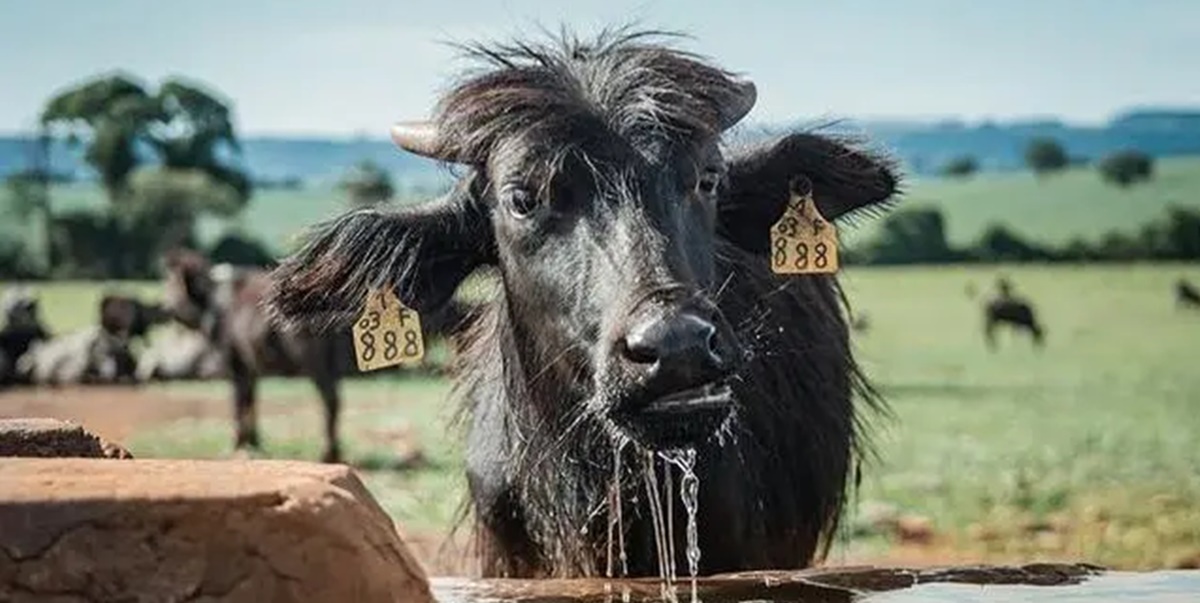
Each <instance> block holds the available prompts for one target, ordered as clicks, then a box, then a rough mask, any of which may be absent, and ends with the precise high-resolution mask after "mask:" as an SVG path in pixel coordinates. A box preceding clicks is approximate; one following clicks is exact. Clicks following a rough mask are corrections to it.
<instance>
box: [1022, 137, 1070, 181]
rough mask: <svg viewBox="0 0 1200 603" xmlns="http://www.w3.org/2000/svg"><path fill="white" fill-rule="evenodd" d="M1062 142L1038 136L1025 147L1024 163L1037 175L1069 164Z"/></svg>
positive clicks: (1054, 170) (1057, 169)
mask: <svg viewBox="0 0 1200 603" xmlns="http://www.w3.org/2000/svg"><path fill="white" fill-rule="evenodd" d="M1070 163H1071V160H1070V157H1068V156H1067V150H1066V149H1064V148H1063V146H1062V143H1060V142H1058V141H1057V140H1055V139H1053V138H1050V137H1045V136H1043V137H1038V138H1034V139H1033V140H1030V141H1029V145H1028V146H1026V147H1025V164H1026V165H1028V166H1029V169H1031V170H1033V171H1034V173H1036V174H1038V175H1042V174H1048V173H1051V172H1057V171H1059V170H1062V169H1065V168H1066V167H1067V166H1068V165H1070Z"/></svg>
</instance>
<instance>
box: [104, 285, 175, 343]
mask: <svg viewBox="0 0 1200 603" xmlns="http://www.w3.org/2000/svg"><path fill="white" fill-rule="evenodd" d="M170 320H171V315H170V314H169V313H168V312H167V311H166V310H165V309H163V307H162V305H161V304H147V303H144V302H142V301H140V300H138V299H137V298H135V297H130V296H128V295H121V294H117V293H107V294H105V295H104V296H103V297H102V298H101V299H100V326H101V327H102V328H104V330H105V331H108V332H109V333H113V334H115V335H120V336H123V337H127V338H129V339H144V338H145V337H146V335H147V334H149V332H150V329H152V328H154V327H155V326H158V325H161V324H164V323H167V322H169V321H170Z"/></svg>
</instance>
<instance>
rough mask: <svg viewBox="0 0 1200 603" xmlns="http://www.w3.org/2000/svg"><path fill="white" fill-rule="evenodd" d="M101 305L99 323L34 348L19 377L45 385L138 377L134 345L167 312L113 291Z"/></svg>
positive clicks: (20, 364)
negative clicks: (132, 347)
mask: <svg viewBox="0 0 1200 603" xmlns="http://www.w3.org/2000/svg"><path fill="white" fill-rule="evenodd" d="M97 310H98V312H97V323H96V324H95V325H93V326H91V327H86V328H83V329H80V330H77V331H75V332H72V333H69V334H66V335H62V336H59V337H55V338H53V339H50V340H48V341H43V342H40V343H38V344H36V345H34V346H33V347H31V348H30V350H29V352H28V353H26V354H25V355H24V357H22V358H21V360H20V361H19V362H18V363H17V370H18V373H19V374H20V375H21V377H22V378H23V379H24V380H26V381H29V382H32V383H37V384H41V385H66V384H74V383H89V384H105V383H133V382H135V381H137V375H136V367H137V361H136V359H135V357H134V353H133V350H132V349H131V344H132V343H133V341H134V340H135V339H137V338H144V337H145V336H146V334H147V333H148V332H149V330H150V329H151V328H152V327H153V326H154V325H156V324H161V323H162V322H164V321H166V320H167V315H166V314H165V313H164V312H163V311H162V309H161V308H159V307H157V306H154V305H148V304H144V303H142V302H140V301H138V300H137V299H136V298H133V297H129V296H125V295H119V294H115V293H108V294H105V295H104V296H103V297H102V298H101V300H100V303H99V304H98V306H97Z"/></svg>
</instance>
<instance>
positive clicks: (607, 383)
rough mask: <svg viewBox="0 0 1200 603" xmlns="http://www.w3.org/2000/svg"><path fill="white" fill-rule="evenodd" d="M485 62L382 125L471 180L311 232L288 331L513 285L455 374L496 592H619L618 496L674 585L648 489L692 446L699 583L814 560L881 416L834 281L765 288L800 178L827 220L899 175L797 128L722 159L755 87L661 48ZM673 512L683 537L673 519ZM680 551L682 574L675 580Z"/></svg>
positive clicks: (637, 555) (634, 538)
mask: <svg viewBox="0 0 1200 603" xmlns="http://www.w3.org/2000/svg"><path fill="white" fill-rule="evenodd" d="M474 55H475V56H476V57H477V58H480V59H481V60H482V61H483V62H484V63H485V65H486V67H487V69H486V70H484V71H482V72H480V73H478V74H476V75H474V76H471V77H469V78H467V79H465V80H464V81H461V82H460V83H458V84H457V86H456V87H454V88H453V89H452V90H451V91H450V92H449V93H448V94H447V95H446V96H445V97H444V98H442V100H441V102H440V104H439V106H438V107H437V111H436V115H435V117H434V119H433V121H432V122H429V123H405V124H400V125H398V126H396V127H395V128H394V130H393V138H394V139H395V140H396V141H397V143H398V144H399V145H400V146H401V147H403V148H405V149H407V150H409V151H413V152H415V153H418V154H421V155H425V156H429V157H433V158H437V159H440V160H445V161H450V162H455V163H459V164H461V165H463V166H464V172H463V176H462V178H461V179H460V180H459V182H458V184H457V186H456V187H455V188H454V189H453V190H452V191H451V192H450V193H448V194H447V195H446V196H445V197H443V198H441V199H438V200H436V201H434V202H432V203H429V204H427V205H424V206H420V207H409V208H403V209H399V210H394V211H391V210H389V211H383V210H360V211H356V212H352V213H349V214H347V215H345V216H343V217H341V218H338V219H336V220H333V221H332V222H329V223H326V224H324V225H322V226H320V227H319V228H318V229H316V230H315V232H313V233H312V234H311V235H310V236H309V238H308V240H307V242H306V244H305V246H304V247H303V248H302V249H301V250H300V251H298V252H297V253H296V254H294V255H293V256H292V257H290V258H289V259H287V260H285V261H284V263H283V264H282V265H281V266H280V267H279V268H278V269H276V270H275V272H274V274H273V284H272V289H271V291H270V293H269V294H268V298H267V299H268V302H269V304H270V307H271V308H272V310H273V313H274V316H275V317H276V319H277V320H279V321H280V323H281V324H285V325H288V326H290V327H291V328H296V329H303V328H311V327H325V328H337V329H344V328H347V327H348V325H350V324H351V323H352V321H353V320H354V319H355V317H356V316H357V313H358V312H359V308H360V307H361V304H362V301H363V298H364V296H365V295H366V294H367V291H368V290H369V288H371V287H384V286H394V287H395V289H396V292H397V295H398V296H399V298H400V299H401V300H402V301H404V302H405V303H406V304H408V305H410V306H411V307H414V308H416V309H417V310H418V311H420V312H422V313H425V312H431V311H434V310H436V309H437V308H438V307H440V306H441V305H442V304H444V303H445V302H446V301H447V300H449V299H451V296H453V295H454V293H455V290H456V288H457V287H458V286H459V284H460V283H462V282H463V279H464V278H466V277H467V276H468V275H470V274H472V273H476V272H477V271H479V272H484V273H486V274H490V275H491V276H492V277H493V278H495V279H496V280H497V281H498V282H499V286H498V291H497V292H496V293H495V296H494V297H493V298H492V299H491V300H489V303H487V305H486V309H485V311H484V313H483V315H482V316H480V317H479V318H477V319H476V320H475V321H474V324H473V326H472V328H471V330H470V332H469V333H468V334H467V335H466V336H465V339H464V341H463V342H462V345H463V349H462V353H461V356H460V363H459V366H458V377H459V378H458V388H459V391H460V392H461V394H462V396H463V407H462V413H463V415H462V416H463V421H464V422H465V424H466V427H467V429H468V430H469V434H468V436H467V453H466V457H467V478H468V486H469V491H470V496H469V510H470V516H472V517H473V518H474V521H475V527H476V530H475V536H476V537H477V538H476V545H477V546H478V548H479V556H480V561H481V564H482V571H483V573H484V574H485V575H488V576H545V575H553V576H596V575H601V574H603V573H605V572H606V571H607V567H611V566H610V565H609V564H614V565H615V566H616V568H617V569H616V572H617V573H620V572H621V567H620V564H619V563H618V562H617V561H616V560H615V559H614V558H613V557H612V556H610V554H609V553H610V551H611V549H610V548H609V541H608V538H607V536H606V533H607V526H608V525H609V524H608V520H607V519H606V518H605V517H604V515H605V513H603V511H604V509H605V507H606V505H608V504H609V501H611V500H613V498H614V497H613V496H612V495H613V494H614V492H618V491H619V492H620V500H621V501H622V504H621V506H620V507H619V508H618V509H617V510H619V511H620V513H622V514H623V522H622V524H621V525H622V526H623V530H622V531H621V534H622V535H623V536H624V542H625V549H626V551H627V555H628V557H627V562H628V572H629V574H631V575H636V576H647V575H654V574H659V573H660V568H659V566H658V565H657V556H656V550H657V549H656V546H655V542H654V530H652V521H651V517H650V515H649V514H648V511H649V508H650V507H649V505H647V504H646V502H645V501H646V498H645V496H644V495H643V496H642V497H641V498H640V503H637V502H635V498H637V494H636V491H635V490H634V488H635V487H636V486H637V485H638V484H640V483H641V481H639V480H635V479H634V476H639V478H640V476H641V475H642V473H641V472H643V471H646V470H649V469H650V468H651V467H656V472H657V474H658V475H662V474H663V469H664V466H663V464H662V463H661V462H660V461H657V460H654V457H653V456H648V455H649V454H651V451H654V450H668V449H674V448H680V447H687V446H694V447H695V448H697V449H698V456H697V459H698V460H697V461H696V466H695V471H696V474H697V475H698V476H699V478H700V483H701V484H702V486H701V488H700V492H699V497H700V499H699V525H700V530H699V532H700V534H699V538H700V545H701V549H702V550H703V557H702V559H701V560H700V571H701V573H713V572H724V571H734V570H749V569H756V568H785V567H800V566H805V565H808V564H809V563H811V561H812V560H813V559H814V557H816V556H817V555H820V554H822V551H823V550H824V547H823V543H826V544H827V543H828V542H829V537H830V535H831V534H832V533H833V532H834V530H835V527H836V526H837V525H838V520H839V517H840V512H841V509H842V506H843V504H844V502H845V500H846V498H845V496H846V492H847V488H848V481H849V480H848V476H849V475H850V473H851V471H852V470H853V469H854V467H855V466H856V458H857V456H856V454H857V451H859V449H860V447H861V445H862V440H861V435H862V434H861V427H862V425H863V423H864V421H866V420H867V419H868V418H869V417H870V416H871V412H870V411H872V410H874V409H877V408H878V405H879V402H878V400H877V398H876V397H874V396H872V395H871V393H870V392H871V390H870V388H869V387H868V386H867V384H866V382H865V380H864V378H863V376H862V375H861V374H860V372H859V370H858V368H857V365H856V364H855V361H854V358H853V357H852V355H851V349H850V345H849V329H848V326H847V323H846V319H845V316H844V314H843V307H842V305H841V300H842V298H841V295H840V292H839V288H838V286H837V283H836V280H835V278H834V277H832V276H805V277H782V276H776V275H774V274H772V273H771V271H770V268H769V261H770V260H769V251H770V250H769V231H770V229H771V227H772V225H773V224H774V223H775V222H776V221H777V220H778V219H779V218H780V216H781V215H782V213H783V211H784V209H785V206H786V204H787V202H788V200H789V191H790V188H789V187H790V186H791V184H792V183H797V185H798V186H805V187H811V190H812V192H813V194H814V196H815V199H816V203H817V205H818V207H819V209H820V211H821V213H822V214H823V215H824V216H825V217H827V218H829V219H836V218H839V217H842V216H845V215H847V214H850V213H854V212H860V211H863V210H864V209H865V208H870V207H881V206H880V205H878V204H880V203H881V202H883V201H885V200H887V199H889V198H890V197H891V196H892V195H893V193H894V191H895V190H896V185H897V179H896V177H895V176H894V175H893V173H892V171H891V170H890V168H889V166H888V165H887V164H886V163H885V162H883V161H881V160H880V159H878V158H876V157H874V156H872V155H871V154H869V153H867V152H865V151H863V150H861V149H858V148H854V147H851V146H849V145H848V144H847V143H845V142H844V141H839V140H835V139H833V138H828V137H824V136H820V135H817V134H814V133H807V132H797V133H792V134H789V135H787V136H784V137H781V138H779V139H777V140H774V141H772V142H770V143H767V144H764V145H762V146H759V147H756V148H752V149H747V150H744V151H743V152H740V153H737V154H734V155H732V156H731V157H729V158H726V157H725V155H724V154H723V149H722V147H721V144H720V142H721V138H722V134H723V133H724V132H726V131H727V130H728V129H729V128H731V127H732V126H733V125H735V124H736V123H738V122H739V121H740V120H741V119H742V118H743V117H744V116H745V115H746V114H747V113H748V112H749V111H750V109H751V107H752V106H753V105H754V101H755V88H754V86H753V84H751V83H749V82H747V81H744V80H740V79H738V78H737V77H735V76H733V75H731V74H730V73H728V72H726V71H724V70H722V69H720V68H717V67H714V66H712V65H710V64H708V63H707V62H705V61H704V60H702V59H700V58H698V57H696V56H693V55H690V54H686V53H683V52H680V51H677V50H674V49H672V48H671V47H669V46H668V45H666V44H664V43H662V39H661V38H656V37H655V36H654V35H652V34H638V33H621V34H613V33H609V34H606V35H602V36H600V38H599V39H598V40H596V41H594V42H591V43H585V42H580V41H577V40H570V39H567V40H564V41H563V42H562V43H561V44H549V45H545V46H542V45H537V44H533V43H517V44H514V45H511V46H487V47H479V48H477V49H476V51H475V52H474ZM856 400H857V402H856ZM623 443H628V445H623ZM615 459H619V461H620V463H619V465H618V466H620V467H621V468H622V469H623V471H622V473H621V474H620V475H619V477H620V478H621V479H620V480H614V479H613V478H614V474H615V473H616V471H615V470H614V460H615ZM678 476H679V474H678V472H676V474H675V478H678ZM615 482H617V483H619V486H617V485H616V483H615ZM660 487H662V488H666V487H667V486H666V485H665V484H660ZM671 487H672V488H673V489H675V490H677V489H678V487H679V480H678V479H673V484H672V486H671ZM616 488H619V490H617V489H616ZM611 510H613V509H611V508H610V511H611ZM666 512H667V513H668V514H669V517H671V518H672V521H673V522H674V525H675V526H683V525H685V523H684V522H685V510H684V508H683V507H682V505H681V504H680V503H679V502H678V501H674V502H672V503H671V504H670V506H669V507H668V508H667V511H666ZM683 532H684V530H683V529H681V528H679V527H677V528H676V531H675V536H676V540H677V542H674V543H673V544H672V546H673V548H674V550H675V551H676V552H677V555H676V556H675V557H674V558H673V559H670V560H669V562H668V563H670V564H671V565H674V566H675V567H676V568H677V571H678V572H679V573H681V574H686V572H687V563H686V561H685V560H684V558H683V557H684V553H683V551H684V550H685V546H684V544H685V542H684V536H683Z"/></svg>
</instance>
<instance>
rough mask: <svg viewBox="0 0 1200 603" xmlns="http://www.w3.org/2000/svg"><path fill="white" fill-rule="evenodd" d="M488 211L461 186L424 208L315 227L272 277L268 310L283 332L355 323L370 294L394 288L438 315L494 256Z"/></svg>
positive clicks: (364, 214)
mask: <svg viewBox="0 0 1200 603" xmlns="http://www.w3.org/2000/svg"><path fill="white" fill-rule="evenodd" d="M486 211H487V210H486V208H485V207H484V206H483V204H482V203H480V202H479V201H478V199H476V198H475V197H474V196H472V195H471V194H469V191H468V190H467V189H466V187H460V188H459V189H457V190H455V191H453V192H451V194H449V195H447V196H446V197H444V198H442V199H439V200H437V201H434V202H431V203H428V204H426V205H423V206H416V207H406V208H403V209H399V210H387V211H384V210H359V211H355V212H351V213H348V214H346V215H344V216H342V217H340V218H337V219H335V220H333V221H331V222H328V223H325V224H323V225H321V226H318V227H317V228H316V229H315V230H314V231H313V232H312V233H311V234H310V235H309V237H308V239H307V241H306V242H305V244H304V246H303V247H302V248H301V249H300V250H299V251H297V252H296V253H294V254H292V255H291V256H290V257H288V258H287V259H285V260H284V261H283V262H282V263H281V264H280V265H279V266H278V267H277V268H275V269H274V270H273V271H272V272H271V282H270V287H269V289H268V291H267V294H266V296H265V299H264V303H265V305H266V308H267V310H268V311H269V313H270V315H271V317H272V319H273V320H274V321H275V323H276V324H278V325H280V326H281V327H283V328H285V329H305V330H316V331H324V330H329V329H335V328H341V327H345V326H348V325H349V324H351V323H353V322H354V320H355V319H356V318H357V317H358V315H359V314H360V313H361V312H362V309H363V305H364V304H365V302H366V300H367V295H368V293H369V292H370V291H372V290H376V289H383V288H385V287H391V288H393V290H394V291H395V293H396V294H397V295H398V296H399V298H400V301H401V302H403V303H404V304H405V305H407V306H408V307H410V308H412V309H414V310H417V311H418V312H425V311H434V310H437V309H439V308H440V307H441V306H442V305H443V304H445V303H446V302H447V301H449V300H450V298H451V297H453V295H454V292H455V290H457V289H458V286H459V284H461V283H462V281H463V279H465V278H466V277H467V276H468V275H470V274H471V272H473V271H474V270H475V268H477V267H478V266H480V265H483V264H486V263H488V262H490V261H491V260H492V258H493V257H494V256H495V252H494V249H493V244H492V237H491V228H490V224H491V223H490V221H489V220H488V217H487V213H486Z"/></svg>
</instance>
